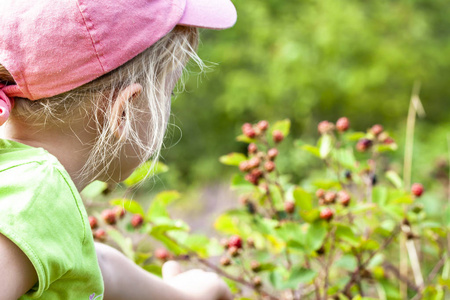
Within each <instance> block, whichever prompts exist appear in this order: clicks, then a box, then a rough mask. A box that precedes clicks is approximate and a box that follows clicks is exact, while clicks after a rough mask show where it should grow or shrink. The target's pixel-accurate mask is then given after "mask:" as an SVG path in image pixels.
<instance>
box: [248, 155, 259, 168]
mask: <svg viewBox="0 0 450 300" xmlns="http://www.w3.org/2000/svg"><path fill="white" fill-rule="evenodd" d="M260 164H261V160H260V159H259V158H258V157H253V158H251V159H250V160H249V161H248V167H249V168H250V169H253V168H257V167H259V165H260Z"/></svg>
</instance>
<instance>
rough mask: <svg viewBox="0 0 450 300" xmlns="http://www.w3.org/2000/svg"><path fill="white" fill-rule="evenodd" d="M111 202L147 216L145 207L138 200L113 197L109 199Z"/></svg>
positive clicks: (133, 212) (131, 211)
mask: <svg viewBox="0 0 450 300" xmlns="http://www.w3.org/2000/svg"><path fill="white" fill-rule="evenodd" d="M109 203H110V204H111V205H117V206H120V207H123V208H124V209H125V210H126V211H128V212H130V213H132V214H140V215H141V216H142V217H145V215H144V209H143V208H142V206H141V205H140V204H139V203H138V202H136V201H134V200H130V199H113V200H111V201H109Z"/></svg>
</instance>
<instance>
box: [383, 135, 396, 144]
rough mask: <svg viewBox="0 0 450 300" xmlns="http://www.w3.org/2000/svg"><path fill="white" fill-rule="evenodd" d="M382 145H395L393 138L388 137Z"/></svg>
mask: <svg viewBox="0 0 450 300" xmlns="http://www.w3.org/2000/svg"><path fill="white" fill-rule="evenodd" d="M383 143H384V144H386V145H390V144H393V143H395V141H394V139H393V138H391V137H388V138H386V139H385V140H384V141H383Z"/></svg>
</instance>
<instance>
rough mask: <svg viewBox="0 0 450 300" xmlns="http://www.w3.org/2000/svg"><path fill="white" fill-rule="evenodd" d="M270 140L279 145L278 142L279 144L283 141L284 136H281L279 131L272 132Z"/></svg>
mask: <svg viewBox="0 0 450 300" xmlns="http://www.w3.org/2000/svg"><path fill="white" fill-rule="evenodd" d="M272 138H273V141H274V142H275V143H279V142H281V141H282V140H283V139H284V135H283V133H282V132H281V131H279V130H274V131H273V132H272Z"/></svg>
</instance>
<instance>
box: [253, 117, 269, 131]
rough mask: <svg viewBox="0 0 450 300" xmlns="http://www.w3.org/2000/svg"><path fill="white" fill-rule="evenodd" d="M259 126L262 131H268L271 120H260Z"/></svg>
mask: <svg viewBox="0 0 450 300" xmlns="http://www.w3.org/2000/svg"><path fill="white" fill-rule="evenodd" d="M256 126H258V128H259V130H261V131H266V130H267V128H269V122H267V121H266V120H262V121H259V122H258V125H256Z"/></svg>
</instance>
